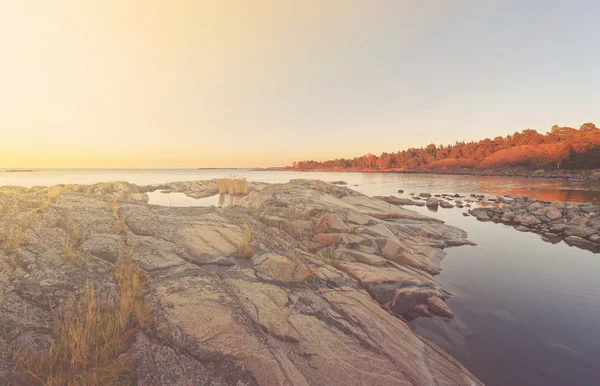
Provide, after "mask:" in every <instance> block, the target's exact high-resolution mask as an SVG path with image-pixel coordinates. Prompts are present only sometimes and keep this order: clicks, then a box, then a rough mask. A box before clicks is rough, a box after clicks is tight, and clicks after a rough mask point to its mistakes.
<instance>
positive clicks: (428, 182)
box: [0, 169, 600, 386]
mask: <svg viewBox="0 0 600 386" xmlns="http://www.w3.org/2000/svg"><path fill="white" fill-rule="evenodd" d="M229 175H241V176H245V177H247V178H248V179H249V180H251V181H264V182H271V183H273V182H286V181H289V180H290V179H294V178H318V179H321V180H324V181H335V180H344V181H346V182H348V185H349V187H350V188H352V189H356V190H358V191H361V192H363V193H365V194H368V195H392V194H397V193H396V192H397V190H398V189H403V190H404V191H405V193H404V195H403V196H405V197H408V193H410V192H414V193H420V192H430V193H487V194H496V195H505V194H510V195H527V196H531V197H537V198H540V199H546V200H562V201H600V185H599V184H598V183H581V182H568V181H557V180H538V179H522V178H498V177H468V176H434V175H419V174H385V173H302V172H259V171H250V170H241V169H237V170H43V171H37V172H34V173H3V172H2V171H0V185H21V186H33V185H51V184H59V183H84V184H90V183H95V182H101V181H114V180H124V181H129V182H133V183H136V184H143V185H150V184H159V183H165V182H170V181H183V180H198V179H212V178H217V177H224V176H229ZM221 199H223V198H221ZM218 200H219V197H218V196H215V197H210V198H207V199H203V201H196V200H193V199H190V198H188V197H185V196H183V195H180V194H179V195H178V194H175V195H173V194H170V195H166V194H162V193H160V192H156V193H154V194H153V195H152V197H151V202H153V203H156V204H160V205H197V204H199V203H201V204H203V205H218V204H219V202H218ZM225 202H226V201H225ZM413 208H414V209H415V210H417V211H419V212H423V213H429V214H430V215H431V216H435V217H438V218H441V219H443V220H445V221H446V222H447V223H449V224H452V225H456V226H458V227H460V228H462V229H464V230H466V231H467V232H468V233H469V238H470V239H471V240H472V241H475V242H476V243H477V244H478V246H476V247H458V248H450V249H449V250H448V256H447V257H446V258H445V259H444V260H443V262H442V268H443V272H442V274H441V275H439V276H438V280H439V281H440V282H441V283H442V284H443V285H444V286H445V287H446V288H447V289H448V290H450V291H451V292H452V293H453V294H454V296H453V297H452V298H450V299H448V301H447V302H448V304H449V305H450V306H451V307H452V310H453V311H454V313H455V315H456V318H455V319H441V318H429V319H428V318H420V319H417V320H416V321H414V322H412V325H413V327H414V329H415V331H417V332H418V333H419V334H421V335H423V336H425V337H427V338H429V339H431V340H433V341H435V342H436V343H437V344H439V345H440V346H442V347H443V348H445V349H446V350H448V351H449V352H450V353H451V354H452V355H453V356H454V357H456V358H457V359H458V360H459V361H460V362H461V363H463V364H464V365H465V366H466V367H467V368H469V369H470V370H471V371H472V372H473V373H474V374H475V375H477V376H478V377H479V378H480V379H481V380H482V381H484V382H485V383H486V384H488V385H497V386H500V385H523V386H531V385H545V386H546V385H547V386H564V385H598V384H600V381H599V380H600V255H594V254H592V253H591V252H588V251H584V250H579V249H575V248H571V247H568V246H567V245H566V244H564V243H560V244H557V245H552V244H548V243H545V242H543V241H542V240H541V239H540V237H539V236H538V235H535V234H531V233H521V232H517V231H515V230H514V229H512V228H510V227H506V226H503V225H499V224H493V223H482V222H478V221H476V220H475V219H474V218H472V217H463V216H462V215H461V212H462V210H461V209H457V208H454V209H440V210H439V211H438V212H435V213H434V212H429V211H428V210H427V209H426V208H416V207H413Z"/></svg>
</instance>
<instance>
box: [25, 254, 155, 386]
mask: <svg viewBox="0 0 600 386" xmlns="http://www.w3.org/2000/svg"><path fill="white" fill-rule="evenodd" d="M113 274H114V276H115V279H116V281H117V285H118V288H119V294H118V296H117V297H116V298H114V297H111V296H108V295H105V294H102V293H100V292H98V291H97V290H96V289H95V288H94V287H93V286H92V285H90V284H88V285H86V286H85V288H84V291H83V293H82V294H81V295H80V296H78V297H72V298H70V299H69V300H68V301H67V302H66V303H65V304H64V305H62V306H61V307H60V308H59V309H58V311H57V313H56V318H55V322H54V323H55V325H54V331H55V335H54V338H55V339H54V341H53V343H52V344H51V346H50V348H49V349H47V350H42V351H24V350H23V351H20V352H17V353H16V354H15V362H16V363H15V371H16V375H17V378H18V381H19V384H23V385H48V386H58V385H67V386H79V385H81V386H83V385H86V386H88V385H89V386H100V385H125V384H132V382H133V381H134V378H135V374H134V371H133V362H132V361H131V360H128V359H122V358H120V356H121V354H123V353H125V352H126V351H127V349H128V348H129V346H130V345H131V344H132V343H133V340H134V338H135V334H136V332H137V330H138V329H139V328H140V327H143V326H144V325H145V323H146V322H147V320H148V311H147V308H146V306H145V304H144V303H143V296H144V294H145V293H146V278H145V275H144V273H143V272H142V271H140V270H139V268H137V266H136V265H135V264H134V262H133V259H132V258H131V255H130V253H126V254H125V255H124V256H123V257H120V258H119V260H118V262H117V265H116V268H115V271H114V273H113Z"/></svg>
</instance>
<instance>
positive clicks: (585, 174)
mask: <svg viewBox="0 0 600 386" xmlns="http://www.w3.org/2000/svg"><path fill="white" fill-rule="evenodd" d="M260 171H294V172H306V173H311V172H312V173H396V174H431V175H456V176H473V177H512V178H539V179H552V180H571V181H600V171H597V170H596V169H594V170H573V171H569V172H568V173H562V172H561V173H552V172H546V171H545V172H543V173H541V172H537V171H529V172H524V171H489V170H488V171H482V172H473V171H458V170H455V171H444V170H434V171H427V170H397V169H336V168H330V169H304V170H300V169H293V168H279V169H273V168H265V169H260Z"/></svg>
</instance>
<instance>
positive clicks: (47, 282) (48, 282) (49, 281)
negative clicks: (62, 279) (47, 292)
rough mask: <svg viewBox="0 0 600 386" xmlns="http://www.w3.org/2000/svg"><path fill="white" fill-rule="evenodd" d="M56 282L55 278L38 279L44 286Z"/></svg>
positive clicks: (52, 284)
mask: <svg viewBox="0 0 600 386" xmlns="http://www.w3.org/2000/svg"><path fill="white" fill-rule="evenodd" d="M57 284H58V281H57V280H54V279H44V280H42V281H40V285H42V286H45V287H52V286H55V285H57Z"/></svg>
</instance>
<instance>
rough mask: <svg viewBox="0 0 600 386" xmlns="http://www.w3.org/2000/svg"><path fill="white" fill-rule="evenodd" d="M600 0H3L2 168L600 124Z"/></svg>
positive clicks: (201, 158) (251, 160)
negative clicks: (590, 122) (554, 125)
mask: <svg viewBox="0 0 600 386" xmlns="http://www.w3.org/2000/svg"><path fill="white" fill-rule="evenodd" d="M598 15H600V1H595V0H589V1H586V0H573V1H566V0H561V1H552V0H544V1H542V0H540V1H535V0H519V1H509V0H497V1H492V0H471V1H467V0H439V1H434V0H424V1H412V0H410V1H409V0H406V1H404V0H387V1H386V0H302V1H296V0H289V1H286V0H252V1H248V0H238V1H233V0H230V1H227V0H214V1H208V0H206V1H203V0H177V1H166V0H127V1H122V0H97V1H92V0H88V1H81V0H47V1H44V0H38V1H35V0H14V1H11V0H4V1H0V52H1V56H0V132H1V135H0V167H4V168H15V167H36V168H37V167H229V166H240V167H247V166H272V165H286V164H291V162H292V161H294V160H301V159H316V160H324V159H329V158H337V157H353V156H358V155H362V154H365V153H367V152H372V153H374V154H379V153H381V152H382V151H388V152H392V151H397V150H401V149H404V148H406V147H409V146H421V145H426V144H428V143H432V142H433V143H435V144H448V143H454V141H455V140H477V139H482V138H485V137H495V136H498V135H506V134H509V133H512V132H514V131H517V130H522V129H525V128H534V129H538V130H539V131H547V130H548V129H549V128H550V127H551V126H552V125H553V124H559V125H565V126H574V127H578V126H579V125H580V124H581V123H584V122H589V121H592V122H595V123H597V124H600V22H599V19H598Z"/></svg>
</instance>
